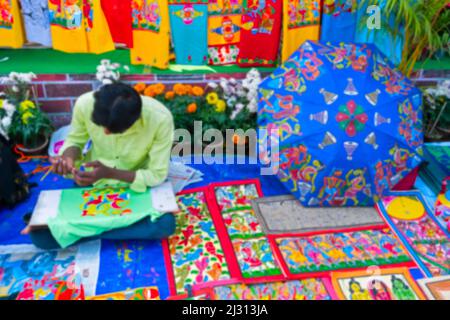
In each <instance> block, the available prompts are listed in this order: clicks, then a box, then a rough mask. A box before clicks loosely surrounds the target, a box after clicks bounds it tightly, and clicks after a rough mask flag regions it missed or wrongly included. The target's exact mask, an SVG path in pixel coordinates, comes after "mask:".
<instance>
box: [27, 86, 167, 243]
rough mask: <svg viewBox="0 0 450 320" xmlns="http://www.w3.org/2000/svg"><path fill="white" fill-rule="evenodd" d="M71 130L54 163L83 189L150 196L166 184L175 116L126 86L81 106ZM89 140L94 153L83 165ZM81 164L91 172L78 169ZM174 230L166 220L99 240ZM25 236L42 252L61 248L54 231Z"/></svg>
mask: <svg viewBox="0 0 450 320" xmlns="http://www.w3.org/2000/svg"><path fill="white" fill-rule="evenodd" d="M71 127H72V128H71V132H70V134H69V135H68V137H67V139H66V140H65V142H64V145H63V147H62V148H61V151H60V152H59V154H60V156H57V157H53V158H51V159H50V161H51V163H52V165H53V170H54V172H56V173H57V174H60V175H72V176H73V179H74V181H75V182H76V183H77V184H78V185H79V186H83V187H85V186H91V185H93V186H95V187H101V186H104V185H118V184H120V185H123V184H124V183H126V184H128V185H129V187H130V189H131V190H133V191H135V192H145V191H146V190H147V187H152V186H156V185H158V184H160V183H162V182H163V181H164V180H165V179H166V177H167V174H168V170H169V161H170V152H171V147H172V142H173V135H174V124H173V118H172V114H171V112H170V111H169V110H168V109H167V108H166V107H164V106H163V105H162V104H161V103H159V102H158V101H156V100H154V99H152V98H149V97H141V96H140V95H139V94H138V93H137V92H136V91H135V90H134V89H133V88H131V87H130V86H128V85H125V84H121V83H116V84H110V85H106V86H103V87H101V88H100V89H99V90H98V91H96V92H89V93H86V94H84V95H82V96H81V97H80V98H79V99H78V100H77V102H76V104H75V106H74V109H73V118H72V123H71ZM89 139H91V140H92V147H91V149H90V151H89V152H88V154H87V155H86V157H85V158H84V159H82V150H83V148H84V146H85V145H86V143H87V142H88V140H89ZM81 161H83V162H84V163H85V164H84V167H86V170H80V169H77V167H79V166H78V164H79V163H80V162H81ZM154 218H155V217H154ZM152 221H153V222H152ZM174 230H175V219H174V217H173V215H172V214H163V215H162V216H160V217H157V219H156V220H155V219H150V218H146V219H143V220H141V221H139V222H137V223H135V224H133V225H131V226H128V227H125V228H120V229H114V230H111V231H107V232H104V233H103V234H101V235H100V237H101V238H108V239H156V238H164V237H168V236H169V235H171V234H172V233H173V232H174ZM22 233H23V234H30V236H31V239H32V241H33V243H34V244H35V245H36V246H37V247H41V248H45V249H50V248H57V247H59V245H58V243H57V242H56V241H55V239H54V238H53V237H52V234H51V233H50V230H49V229H43V230H33V231H30V229H29V228H28V227H27V228H25V229H24V230H23V231H22Z"/></svg>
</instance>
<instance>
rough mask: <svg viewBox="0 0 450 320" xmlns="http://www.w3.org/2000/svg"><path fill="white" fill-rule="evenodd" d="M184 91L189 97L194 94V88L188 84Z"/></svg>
mask: <svg viewBox="0 0 450 320" xmlns="http://www.w3.org/2000/svg"><path fill="white" fill-rule="evenodd" d="M184 89H185V90H186V94H189V95H191V94H192V86H191V85H190V84H186V85H185V86H184Z"/></svg>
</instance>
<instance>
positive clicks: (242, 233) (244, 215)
mask: <svg viewBox="0 0 450 320" xmlns="http://www.w3.org/2000/svg"><path fill="white" fill-rule="evenodd" d="M222 217H223V221H224V222H225V226H226V227H227V230H228V234H229V235H230V238H231V239H234V238H241V239H248V238H254V237H258V236H264V234H263V232H262V229H261V225H260V224H259V222H258V219H257V218H256V215H255V213H254V211H253V210H239V211H234V212H233V211H229V212H228V213H223V214H222Z"/></svg>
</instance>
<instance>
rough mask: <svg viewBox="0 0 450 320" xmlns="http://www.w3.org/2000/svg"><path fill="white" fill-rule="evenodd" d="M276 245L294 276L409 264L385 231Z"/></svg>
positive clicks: (292, 240)
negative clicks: (305, 273)
mask: <svg viewBox="0 0 450 320" xmlns="http://www.w3.org/2000/svg"><path fill="white" fill-rule="evenodd" d="M276 242H277V245H278V247H279V248H280V251H281V253H282V255H283V258H284V260H285V262H286V264H287V266H288V268H289V270H290V271H291V272H292V273H295V274H298V273H304V272H316V271H328V270H337V269H346V268H361V267H368V266H371V265H379V266H380V265H389V264H395V263H401V262H406V261H410V259H409V257H408V254H407V252H406V251H405V249H403V247H402V245H401V243H400V241H398V240H397V239H396V238H395V236H394V235H393V234H392V232H390V230H389V229H384V230H366V231H356V232H343V233H330V234H322V235H317V236H309V237H296V238H281V239H277V240H276Z"/></svg>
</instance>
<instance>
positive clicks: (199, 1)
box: [169, 0, 208, 65]
mask: <svg viewBox="0 0 450 320" xmlns="http://www.w3.org/2000/svg"><path fill="white" fill-rule="evenodd" d="M169 16H170V26H171V31H172V41H173V45H174V47H175V59H176V63H177V64H189V65H205V64H207V62H208V61H207V60H208V34H207V30H208V29H207V28H208V26H207V25H208V0H169Z"/></svg>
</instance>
